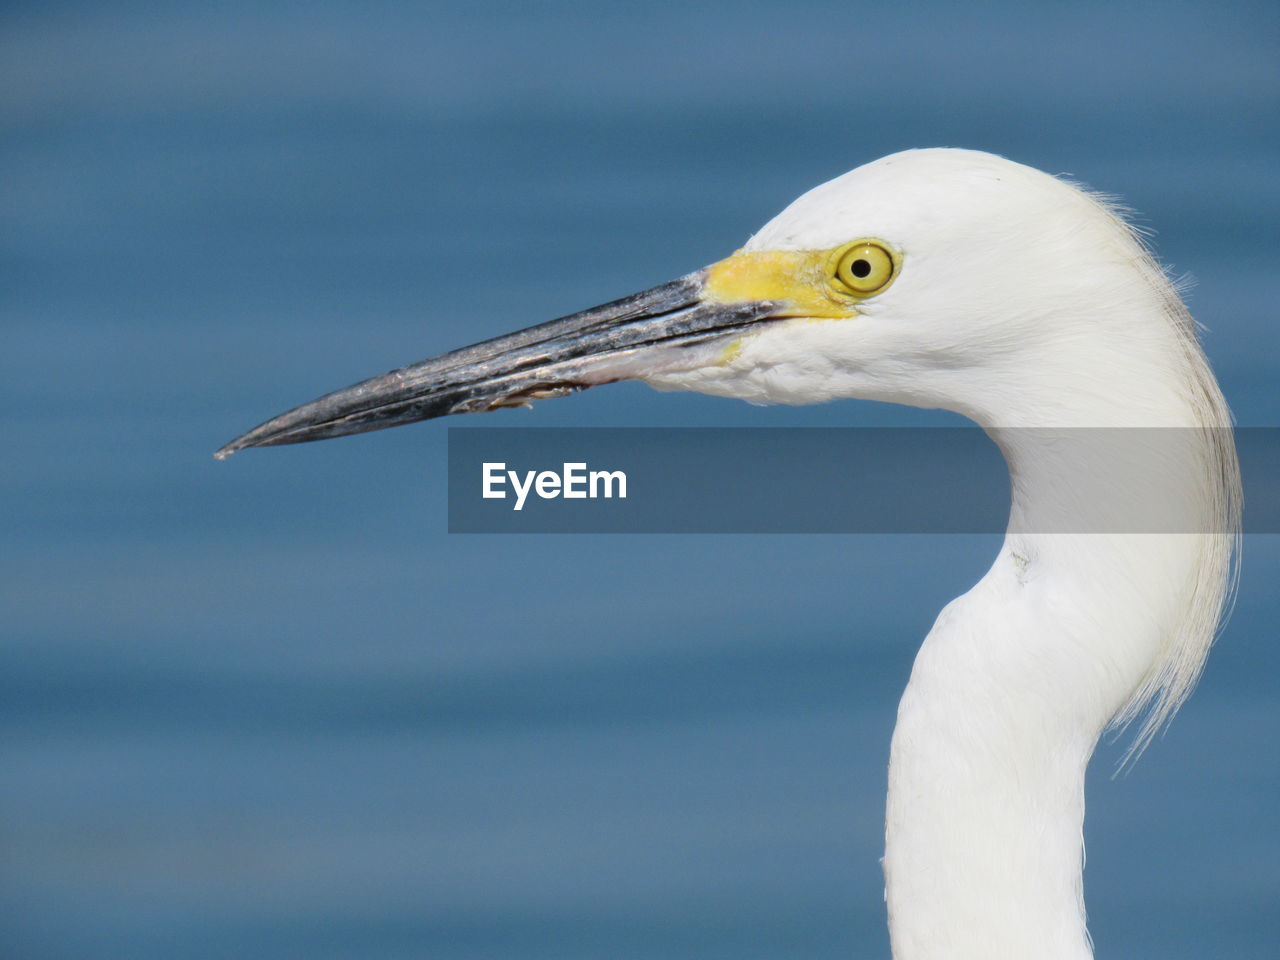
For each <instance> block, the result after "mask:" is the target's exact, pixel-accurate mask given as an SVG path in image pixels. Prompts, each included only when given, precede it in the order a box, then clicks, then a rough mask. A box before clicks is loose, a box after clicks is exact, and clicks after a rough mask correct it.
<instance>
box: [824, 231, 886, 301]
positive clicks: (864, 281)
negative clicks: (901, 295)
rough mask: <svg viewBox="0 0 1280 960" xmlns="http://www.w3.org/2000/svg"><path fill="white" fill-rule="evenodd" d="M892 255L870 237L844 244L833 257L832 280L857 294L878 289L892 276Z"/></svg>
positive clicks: (867, 295)
mask: <svg viewBox="0 0 1280 960" xmlns="http://www.w3.org/2000/svg"><path fill="white" fill-rule="evenodd" d="M894 273H895V266H894V262H893V255H892V254H890V253H889V251H888V250H886V249H885V248H884V247H882V246H881V245H880V244H879V243H876V242H875V241H874V240H859V241H857V242H856V243H853V244H851V245H850V246H848V247H846V248H845V249H844V251H843V252H842V253H841V254H840V256H839V259H838V260H837V261H836V275H835V279H836V283H837V285H838V286H840V287H843V288H845V290H846V292H848V293H852V294H853V295H854V296H858V297H869V296H871V294H873V293H879V292H880V291H881V290H883V289H884V288H885V287H887V286H888V285H889V284H890V282H891V281H892V280H893V276H894Z"/></svg>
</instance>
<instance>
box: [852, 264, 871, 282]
mask: <svg viewBox="0 0 1280 960" xmlns="http://www.w3.org/2000/svg"><path fill="white" fill-rule="evenodd" d="M849 272H850V273H852V274H853V275H854V276H855V277H857V278H858V279H859V280H861V279H862V278H863V277H865V276H867V274H869V273H870V272H871V264H870V263H869V262H867V261H866V260H855V261H853V263H851V264H850V265H849Z"/></svg>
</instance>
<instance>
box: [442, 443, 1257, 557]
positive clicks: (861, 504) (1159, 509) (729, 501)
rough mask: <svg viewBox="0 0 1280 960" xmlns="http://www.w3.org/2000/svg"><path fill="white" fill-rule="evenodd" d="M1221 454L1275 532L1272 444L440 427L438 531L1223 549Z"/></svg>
mask: <svg viewBox="0 0 1280 960" xmlns="http://www.w3.org/2000/svg"><path fill="white" fill-rule="evenodd" d="M1233 440H1234V443H1235V446H1236V449H1237V450H1238V452H1239V462H1240V467H1241V473H1242V475H1243V478H1244V491H1245V495H1244V503H1245V509H1244V529H1245V532H1249V533H1280V429H1276V428H1243V429H1238V430H1235V431H1226V430H1181V429H1074V430H1072V429H1055V430H1048V429H1006V430H1002V431H998V432H993V433H992V434H991V435H988V434H987V433H985V432H983V431H982V430H979V429H976V428H963V427H960V428H810V429H768V428H761V429H757V428H617V429H615V428H563V429H562V428H496V429H495V428H452V429H450V430H449V531H450V532H451V533H999V532H1003V531H1005V530H1006V529H1007V528H1013V529H1017V530H1021V531H1024V532H1040V533H1206V532H1214V533H1230V532H1232V528H1233V518H1234V516H1235V513H1234V510H1233V504H1234V503H1235V500H1234V497H1233V496H1232V493H1231V491H1232V490H1233V489H1234V469H1235V467H1234V458H1232V457H1231V456H1230V449H1231V443H1232V441H1233ZM1002 451H1003V452H1002ZM1006 455H1007V457H1008V460H1009V463H1010V464H1012V465H1013V467H1014V477H1015V479H1016V482H1015V489H1016V495H1014V491H1011V488H1010V470H1009V467H1008V466H1006ZM1011 503H1012V504H1013V510H1012V515H1011V509H1010V507H1011Z"/></svg>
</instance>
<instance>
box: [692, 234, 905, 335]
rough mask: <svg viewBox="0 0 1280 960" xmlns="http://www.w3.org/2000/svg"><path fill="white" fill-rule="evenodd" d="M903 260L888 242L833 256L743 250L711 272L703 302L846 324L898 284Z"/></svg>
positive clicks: (863, 243) (858, 245) (846, 247)
mask: <svg viewBox="0 0 1280 960" xmlns="http://www.w3.org/2000/svg"><path fill="white" fill-rule="evenodd" d="M901 267H902V254H901V253H900V252H898V251H897V250H896V249H894V248H893V247H892V246H890V245H889V244H887V243H885V242H884V241H883V240H855V241H853V242H852V243H845V244H841V245H840V246H838V247H834V248H832V249H830V250H751V251H746V250H739V251H738V252H737V253H735V254H734V255H733V256H731V257H726V258H725V259H724V260H721V261H720V262H719V263H713V264H712V265H711V266H709V267H708V268H707V280H706V285H705V286H704V288H703V292H702V298H703V300H706V301H710V302H712V303H746V302H749V301H753V300H774V301H777V302H778V303H779V304H782V307H781V309H780V310H779V311H778V313H777V314H776V316H778V317H799V318H807V319H812V320H844V319H847V318H848V317H853V316H857V314H858V309H857V305H858V304H859V303H860V302H861V301H863V300H866V299H868V298H870V297H873V296H876V295H877V294H879V293H882V292H883V291H884V290H885V289H887V288H888V287H889V285H890V284H892V283H893V281H894V280H895V279H896V278H897V275H898V273H899V271H900V270H901Z"/></svg>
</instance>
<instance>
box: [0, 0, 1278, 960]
mask: <svg viewBox="0 0 1280 960" xmlns="http://www.w3.org/2000/svg"><path fill="white" fill-rule="evenodd" d="M1278 53H1280V42H1278V37H1277V17H1276V15H1275V10H1274V6H1273V5H1272V4H1268V3H1257V4H1250V3H1236V4H1230V5H1221V4H1210V3H1177V2H1173V3H1159V4H1155V3H1134V4H1106V3H1093V2H1087V3H1076V4H1062V5H1028V4H1023V3H1015V2H974V3H968V4H963V5H961V4H954V5H936V6H930V5H918V6H917V5H898V4H883V3H880V4H871V3H849V2H840V3H819V2H795V3H788V4H776V5H766V4H758V3H750V2H734V3H730V2H710V3H698V2H689V3H682V4H670V5H668V4H661V3H643V4H642V3H635V4H601V5H588V4H581V3H568V2H555V0H553V2H544V3H539V4H523V3H515V2H510V3H476V4H469V3H456V4H442V3H426V4H410V3H403V4H395V3H361V4H355V3H337V2H326V3H316V4H295V5H289V4H282V3H274V2H255V3H247V2H242V3H235V2H232V3H222V4H216V5H211V4H196V3H189V2H176V3H175V2H171V3H166V4H159V3H157V4H143V3H136V4H135V3H125V2H117V3H98V4H90V3H57V2H53V3H40V4H36V3H21V2H19V3H9V4H6V5H5V8H4V11H3V13H0V182H2V183H3V194H2V197H3V200H2V202H0V217H2V218H3V219H2V223H3V233H2V236H0V244H2V246H0V258H2V261H3V277H4V280H3V284H2V285H0V307H2V310H3V314H2V315H3V325H2V327H0V344H2V346H0V364H2V365H3V368H2V369H3V377H2V379H0V390H2V391H3V395H4V402H3V404H2V405H0V417H3V423H4V438H5V443H4V446H5V456H4V459H3V461H0V497H2V500H0V502H3V514H2V516H3V528H2V529H3V534H2V536H3V541H2V542H3V553H2V555H0V564H3V569H2V570H0V604H2V607H0V609H3V614H4V629H3V640H2V642H3V663H2V664H0V721H2V723H3V733H2V737H3V748H4V749H3V766H2V768H0V769H2V774H0V954H3V956H5V957H15V958H83V957H129V958H151V957H155V958H173V957H183V958H205V957H210V958H212V957H243V956H252V957H257V958H275V957H281V958H284V957H307V958H330V957H333V958H338V957H344V958H346V957H350V958H369V960H375V958H400V957H404V958H408V957H432V958H472V957H485V958H500V957H510V958H544V957H545V958H557V960H572V958H579V957H581V958H586V957H593V958H594V957H610V958H612V957H620V958H686V957H688V958H693V957H697V958H716V957H733V958H737V960H747V958H757V957H758V958H766V957H768V958H782V957H816V958H824V957H830V958H836V957H841V958H847V957H857V958H864V957H865V958H877V957H879V958H884V957H887V956H888V940H887V936H886V933H885V929H884V919H883V905H882V903H881V877H880V870H879V865H878V862H877V858H878V856H879V854H880V850H881V842H882V841H881V831H882V827H881V815H882V803H883V800H882V797H883V791H884V783H885V762H886V758H887V754H888V743H889V734H890V731H891V729H892V724H893V718H894V709H895V705H896V701H897V697H898V693H899V691H900V689H901V687H902V685H903V683H904V682H905V680H906V677H907V674H908V672H909V670H910V665H911V660H912V656H913V654H914V651H915V648H916V645H917V643H918V641H919V639H920V638H921V637H922V636H923V635H924V633H925V632H926V631H927V629H928V628H929V626H930V624H931V622H932V619H933V616H934V614H935V612H936V611H937V610H938V609H939V608H940V607H941V605H942V604H943V603H944V602H945V601H946V600H948V599H949V598H950V597H952V596H954V595H956V594H958V593H959V592H961V591H963V590H964V589H966V588H967V587H968V586H969V585H970V584H971V583H972V582H973V581H974V580H976V579H977V578H978V577H979V576H980V575H981V574H982V572H983V571H984V570H985V567H986V565H987V563H988V562H989V560H990V557H991V556H992V554H993V552H994V550H995V548H996V545H997V543H998V538H997V537H994V536H966V537H961V536H952V537H941V536H940V537H919V536H915V537H768V536H759V537H744V536H738V537H732V536H723V537H680V536H664V537H656V536H655V537H642V536H632V537H623V536H613V537H464V536H452V537H451V536H448V535H446V534H445V532H444V530H445V520H446V512H445V501H444V478H445V458H444V453H445V450H444V437H445V431H444V430H443V429H441V428H438V427H437V426H435V425H422V426H415V427H409V428H405V429H401V430H394V431H390V432H386V433H379V434H373V435H368V436H364V437H358V438H354V439H349V440H343V441H339V442H333V443H327V444H319V445H312V446H303V447H296V448H286V449H280V450H275V451H268V452H250V453H248V454H243V455H240V456H238V457H236V458H235V459H234V460H232V461H230V462H228V463H225V464H217V463H215V462H214V461H213V460H211V459H210V453H211V452H212V450H213V449H214V448H215V447H216V446H218V445H219V444H220V443H222V442H224V441H226V440H227V439H229V438H230V437H231V436H233V435H235V434H236V433H238V432H240V431H241V430H243V429H245V428H247V427H249V426H251V425H253V424H254V423H256V422H258V421H259V420H261V419H263V418H264V417H266V416H268V415H270V414H274V413H276V412H279V411H280V410H282V409H284V408H286V407H289V406H292V405H293V404H294V403H296V402H299V401H301V400H305V399H309V398H310V397H312V396H314V395H316V394H318V393H321V392H324V391H326V390H328V389H331V388H334V387H337V386H342V385H345V384H347V383H350V382H352V381H354V380H356V379H360V378H362V377H364V376H366V375H370V374H373V373H378V372H381V371H383V370H385V369H388V368H390V367H392V366H398V365H400V364H401V363H404V362H407V361H411V360H416V359H419V358H421V357H425V356H428V355H430V354H432V353H435V352H438V351H441V350H443V349H446V348H450V347H453V346H457V345H459V344H461V343H465V342H470V341H473V340H476V339H479V338H481V337H484V336H488V335H491V334H496V333H499V332H502V331H506V330H508V329H512V328H515V327H519V326H524V325H527V324H528V323H531V322H534V321H538V320H542V319H546V318H549V317H553V316H557V315H559V314H562V313H565V312H568V311H570V310H573V309H576V308H579V307H582V306H586V305H589V304H593V303H597V302H600V301H603V300H606V299H611V298H613V297H615V296H618V295H621V294H623V293H627V292H630V291H632V290H636V289H640V288H642V287H646V286H649V285H651V284H653V283H656V282H659V281H662V280H665V279H669V278H671V277H674V276H676V275H678V274H681V273H684V272H686V271H688V270H690V269H693V268H695V267H697V266H700V265H702V264H704V263H708V262H710V261H712V260H714V259H717V258H719V257H721V256H723V255H724V254H726V253H727V252H729V251H730V250H732V249H733V248H734V247H735V246H737V245H738V244H739V243H741V242H742V240H743V239H745V237H746V236H747V235H749V233H750V232H751V231H752V230H753V229H754V228H755V227H756V226H758V225H759V224H761V223H762V222H763V221H764V220H765V219H767V218H768V217H770V216H772V215H773V214H774V213H775V212H776V211H777V210H779V209H780V208H781V207H782V206H784V205H785V204H786V203H787V202H788V201H789V200H790V199H791V198H792V197H794V196H795V195H797V194H799V193H800V192H801V191H803V190H805V189H807V188H809V187H811V186H813V185H815V184H817V183H819V182H821V181H822V180H825V179H827V178H829V177H832V176H834V175H836V174H839V173H841V172H843V171H844V170H846V169H848V168H850V167H852V166H855V165H857V164H859V163H862V162H865V161H867V160H871V159H874V158H875V157H878V156H880V155H882V154H884V153H888V152H891V151H893V150H897V149H901V148H904V147H909V146H924V145H955V146H969V147H977V148H982V149H987V150H991V151H994V152H998V153H1002V154H1005V155H1007V156H1010V157H1012V158H1014V159H1017V160H1020V161H1023V162H1026V163H1030V164H1032V165H1034V166H1038V167H1041V168H1043V169H1047V170H1050V171H1052V172H1066V173H1070V174H1072V175H1074V176H1076V177H1077V178H1079V179H1082V180H1084V181H1086V182H1088V183H1090V184H1091V185H1093V186H1095V187H1097V188H1101V189H1104V190H1106V191H1109V192H1113V193H1116V194H1119V195H1120V196H1122V197H1124V198H1125V200H1126V201H1127V202H1128V203H1130V204H1131V205H1132V206H1133V207H1135V208H1136V209H1137V210H1139V211H1141V212H1142V215H1143V217H1142V222H1144V223H1146V224H1148V225H1150V226H1151V227H1153V228H1155V229H1157V230H1158V235H1157V237H1156V242H1157V245H1158V247H1159V250H1160V253H1161V255H1162V257H1163V258H1164V259H1165V260H1166V261H1167V262H1169V263H1171V264H1172V265H1173V267H1174V269H1175V270H1176V271H1178V272H1183V271H1188V272H1191V273H1192V274H1194V277H1195V279H1196V281H1197V284H1196V286H1195V287H1194V289H1193V291H1192V293H1191V294H1190V297H1191V300H1190V302H1191V305H1192V308H1193V310H1194V312H1195V313H1196V315H1197V317H1198V319H1199V320H1200V321H1201V322H1202V323H1204V324H1205V325H1206V326H1207V327H1208V331H1207V333H1206V338H1205V342H1206V345H1207V349H1208V351H1209V353H1210V355H1211V357H1212V359H1213V362H1214V364H1215V367H1216V369H1217V371H1218V372H1219V375H1220V377H1221V379H1222V382H1223V385H1224V388H1225V390H1226V392H1227V394H1228V396H1229V398H1230V400H1231V402H1232V404H1233V406H1234V409H1235V410H1236V412H1237V416H1238V418H1239V420H1240V422H1241V423H1244V424H1254V425H1271V426H1274V425H1277V424H1280V391H1277V389H1276V381H1275V377H1276V371H1277V370H1280V334H1278V333H1277V327H1276V316H1275V295H1274V278H1275V275H1276V269H1275V260H1274V254H1275V250H1276V247H1277V239H1278V237H1277V222H1278V217H1277V215H1278V214H1280V178H1277V176H1276V170H1277V161H1278V160H1280V136H1278V135H1277V130H1276V117H1277V116H1278V115H1280V96H1278V89H1280V82H1278V79H1277V63H1278V62H1280V59H1278V57H1277V54H1278ZM476 420H477V421H480V420H481V418H476ZM459 422H460V423H461V422H462V421H459ZM493 422H494V423H497V424H501V425H503V426H510V425H517V424H521V423H526V424H529V425H543V426H594V425H606V424H608V425H625V426H633V425H671V424H682V425H747V424H749V425H753V426H791V425H806V426H809V425H856V424H930V425H940V424H951V423H955V422H957V421H956V419H955V418H953V417H949V416H948V415H945V414H940V413H934V412H925V411H912V410H906V409H896V408H890V407H877V406H874V405H871V404H862V403H854V402H846V403H839V404H833V405H830V406H826V407H819V408H807V409H757V408H750V407H747V406H745V405H738V404H735V403H732V402H729V401H722V400H715V399H711V398H706V397H696V396H686V395H664V394H657V393H654V392H651V391H648V390H647V389H645V388H643V387H640V386H635V385H621V386H618V387H614V388H609V389H604V390H597V391H591V392H589V393H587V394H584V395H582V396H579V397H576V398H573V399H571V400H565V401H560V402H552V403H545V404H541V405H539V406H538V407H537V408H536V409H535V410H534V411H533V412H529V411H516V412H507V413H502V414H498V415H495V420H494V421H493ZM483 425H484V423H483V422H481V423H478V424H477V426H483ZM1278 539H1280V538H1276V537H1261V536H1259V537H1252V538H1250V539H1249V542H1248V543H1247V545H1246V556H1245V564H1244V576H1243V581H1242V584H1241V592H1240V599H1239V604H1238V606H1237V609H1236V613H1235V617H1234V619H1233V620H1232V621H1231V623H1230V625H1229V627H1228V628H1227V630H1226V632H1225V634H1224V635H1223V637H1222V639H1221V640H1220V642H1219V646H1218V648H1217V649H1216V651H1215V653H1214V655H1213V656H1212V658H1211V659H1210V663H1209V668H1208V672H1207V674H1206V676H1205V678H1204V681H1203V682H1202V683H1201V685H1200V689H1199V691H1198V692H1197V694H1196V695H1195V697H1193V698H1192V700H1191V701H1190V703H1189V704H1188V706H1187V707H1186V708H1185V709H1184V710H1183V712H1182V714H1181V715H1180V716H1179V717H1178V719H1177V721H1176V722H1175V724H1174V725H1173V727H1172V729H1171V731H1170V732H1169V734H1168V735H1167V736H1166V737H1165V738H1164V739H1163V740H1162V741H1161V742H1158V743H1157V744H1156V745H1155V746H1154V747H1153V748H1152V749H1151V750H1150V751H1149V752H1148V754H1147V755H1146V756H1145V757H1144V759H1143V760H1142V762H1141V763H1139V765H1138V766H1137V768H1136V769H1135V770H1134V771H1133V772H1132V773H1131V774H1129V775H1128V776H1126V777H1123V778H1120V779H1117V780H1112V779H1110V778H1109V775H1110V773H1111V772H1112V770H1113V769H1114V767H1115V764H1116V762H1117V760H1118V759H1119V756H1120V754H1121V751H1122V747H1123V741H1122V742H1121V743H1118V744H1113V745H1110V746H1108V747H1106V748H1105V749H1104V750H1103V751H1102V752H1101V755H1100V757H1099V759H1098V760H1097V761H1096V763H1095V768H1094V771H1093V775H1092V778H1091V782H1090V788H1089V790H1090V793H1089V804H1090V815H1089V822H1088V825H1087V839H1088V844H1089V863H1088V870H1087V876H1086V891H1087V898H1088V902H1089V908H1090V918H1091V928H1092V931H1093V933H1094V936H1095V938H1096V940H1097V942H1098V944H1099V950H1100V955H1101V956H1110V957H1121V956H1123V957H1135V958H1137V957H1150V958H1156V957H1158V958H1164V960H1177V958H1192V957H1195V958H1203V957H1224V956H1230V957H1234V958H1262V957H1267V958H1270V957H1274V956H1275V945H1276V943H1277V942H1280V829H1277V826H1276V817H1275V814H1276V804H1277V797H1280V772H1278V770H1277V762H1276V760H1275V758H1276V756H1277V755H1280V743H1277V740H1278V739H1280V737H1278V735H1277V731H1278V730H1280V699H1278V698H1277V696H1276V693H1275V685H1276V677H1277V675H1280V652H1277V645H1276V643H1275V636H1276V623H1277V621H1278V620H1280V595H1278V594H1277V591H1276V589H1275V584H1276V582H1277V579H1278V577H1280V543H1277V540H1278Z"/></svg>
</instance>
